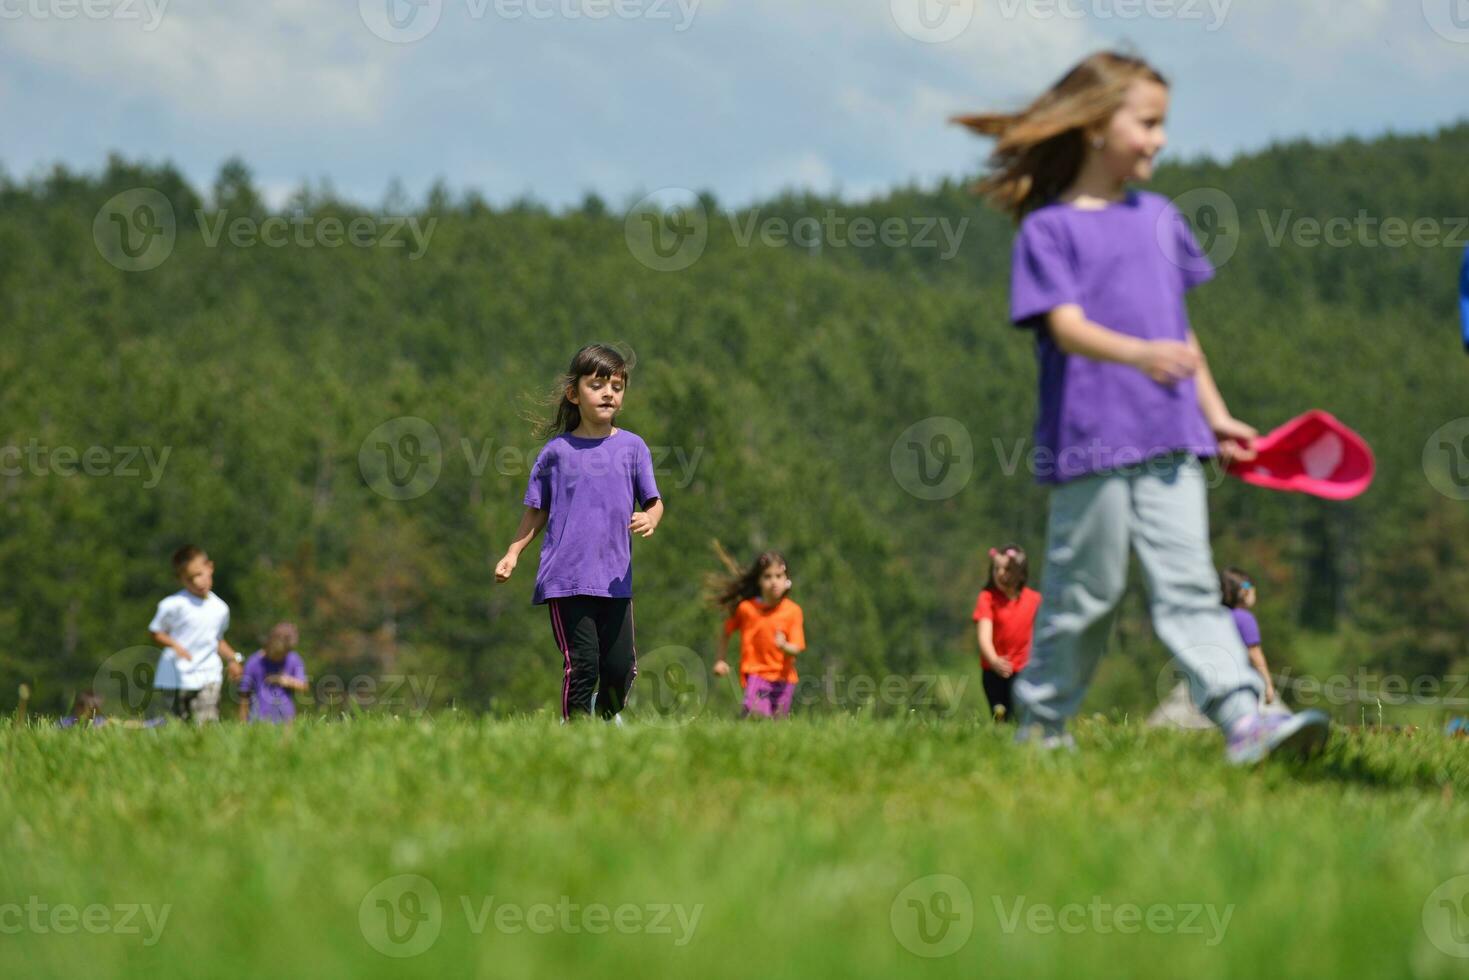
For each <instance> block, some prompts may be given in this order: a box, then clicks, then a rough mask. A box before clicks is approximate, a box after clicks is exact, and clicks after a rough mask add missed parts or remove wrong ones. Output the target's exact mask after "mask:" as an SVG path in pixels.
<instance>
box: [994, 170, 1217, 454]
mask: <svg viewBox="0 0 1469 980" xmlns="http://www.w3.org/2000/svg"><path fill="white" fill-rule="evenodd" d="M1213 276H1214V268H1213V266H1212V265H1211V264H1210V263H1209V259H1208V258H1207V257H1206V256H1205V255H1204V254H1203V253H1202V252H1201V251H1200V249H1199V245H1198V242H1197V241H1195V240H1194V236H1193V232H1192V231H1191V230H1190V229H1189V226H1188V223H1187V221H1185V219H1184V218H1183V216H1182V215H1181V214H1180V213H1179V212H1178V210H1177V209H1176V208H1175V207H1174V206H1173V203H1172V202H1171V201H1169V200H1168V199H1167V198H1166V197H1163V196H1162V195H1160V194H1152V193H1148V192H1145V191H1131V192H1129V194H1128V196H1127V199H1126V200H1124V201H1118V202H1115V203H1113V204H1109V205H1107V206H1106V207H1104V208H1101V209H1099V210H1096V211H1084V210H1081V209H1078V208H1075V207H1072V206H1070V205H1068V204H1060V203H1053V204H1048V205H1046V206H1044V207H1041V208H1037V209H1036V210H1035V211H1032V212H1031V213H1030V214H1028V215H1027V216H1026V217H1025V220H1024V221H1022V222H1021V224H1020V232H1019V234H1018V236H1017V237H1016V239H1015V249H1014V253H1013V256H1012V264H1011V278H1010V286H1011V289H1010V318H1011V320H1012V321H1013V322H1014V323H1015V324H1016V325H1018V326H1022V327H1035V328H1038V329H1036V360H1037V362H1038V366H1039V368H1040V399H1039V400H1040V412H1039V416H1038V418H1037V419H1036V426H1035V444H1036V458H1035V470H1036V479H1037V481H1038V482H1040V483H1064V482H1066V481H1067V480H1072V479H1075V478H1077V477H1081V476H1087V475H1090V474H1093V473H1104V472H1107V471H1108V470H1113V469H1116V468H1118V467H1122V466H1129V465H1133V464H1136V463H1140V462H1142V461H1143V460H1145V459H1149V458H1151V457H1153V456H1161V455H1166V454H1168V453H1172V452H1178V451H1185V452H1190V453H1193V454H1195V455H1198V456H1213V455H1216V454H1217V452H1218V441H1217V440H1216V439H1215V437H1214V434H1213V432H1212V431H1211V430H1210V429H1209V426H1208V424H1207V423H1206V422H1205V421H1204V414H1203V412H1202V411H1201V410H1200V408H1199V400H1198V393H1197V391H1196V389H1195V387H1194V381H1193V379H1192V378H1190V379H1188V380H1186V381H1182V382H1179V383H1178V384H1174V385H1161V384H1158V383H1157V382H1156V381H1153V380H1152V379H1151V378H1149V377H1148V376H1147V375H1145V374H1143V373H1142V372H1141V371H1139V370H1137V369H1136V368H1133V367H1128V366H1126V365H1123V364H1113V363H1110V362H1103V361H1094V360H1092V359H1090V358H1086V357H1081V356H1078V355H1068V354H1065V353H1063V352H1062V351H1061V349H1060V348H1059V347H1057V346H1056V344H1055V342H1054V341H1053V340H1052V339H1051V336H1050V331H1049V330H1048V329H1046V325H1045V320H1044V315H1045V314H1046V313H1049V312H1050V311H1051V310H1053V309H1055V308H1056V307H1058V306H1062V305H1064V304H1068V303H1075V304H1076V305H1078V306H1080V307H1081V308H1082V310H1083V311H1084V312H1085V314H1086V317H1087V319H1088V320H1091V321H1092V322H1093V323H1099V324H1101V325H1102V326H1104V327H1106V328H1107V329H1109V330H1114V331H1116V332H1118V333H1124V334H1129V335H1131V336H1133V337H1141V338H1143V339H1145V340H1176V341H1179V342H1185V341H1187V340H1188V330H1189V325H1188V310H1187V308H1186V306H1185V303H1184V293H1185V291H1186V290H1189V289H1192V288H1193V287H1194V286H1197V285H1199V284H1201V283H1204V282H1208V281H1209V280H1210V279H1212V278H1213Z"/></svg>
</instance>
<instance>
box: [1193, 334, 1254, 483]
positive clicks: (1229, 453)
mask: <svg viewBox="0 0 1469 980" xmlns="http://www.w3.org/2000/svg"><path fill="white" fill-rule="evenodd" d="M1188 344H1189V346H1190V347H1191V348H1193V349H1194V350H1195V351H1197V352H1198V355H1199V372H1198V374H1197V375H1196V376H1195V378H1194V387H1195V389H1196V390H1197V391H1198V393H1199V408H1200V410H1202V411H1203V413H1204V420H1205V421H1206V422H1208V423H1209V428H1210V429H1212V430H1214V435H1215V436H1217V437H1218V439H1219V451H1220V455H1221V456H1222V457H1223V458H1224V462H1225V463H1229V462H1231V461H1234V460H1239V461H1240V462H1242V463H1245V462H1249V461H1250V460H1252V459H1254V458H1255V451H1254V450H1253V449H1250V448H1249V443H1250V441H1251V440H1252V439H1254V438H1255V437H1256V436H1258V435H1259V434H1260V433H1258V432H1256V431H1255V430H1254V429H1253V428H1252V427H1250V426H1248V425H1246V424H1245V423H1243V422H1241V421H1240V420H1239V419H1237V418H1235V417H1234V416H1233V415H1231V414H1229V406H1227V405H1225V404H1224V396H1223V395H1221V394H1220V393H1219V386H1218V385H1216V384H1215V383H1214V374H1213V372H1211V371H1210V370H1209V359H1208V358H1207V357H1205V356H1204V348H1203V347H1202V346H1201V345H1200V344H1199V338H1198V337H1197V336H1195V334H1194V332H1193V331H1192V330H1190V331H1189V332H1188Z"/></svg>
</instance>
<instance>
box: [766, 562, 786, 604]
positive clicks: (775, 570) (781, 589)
mask: <svg viewBox="0 0 1469 980" xmlns="http://www.w3.org/2000/svg"><path fill="white" fill-rule="evenodd" d="M790 587H791V580H790V579H788V578H786V567H785V566H784V565H770V566H768V567H767V568H766V569H765V571H763V572H761V573H760V597H761V598H762V599H764V600H765V601H766V602H773V601H775V600H776V599H778V598H779V597H780V596H783V595H785V591H786V589H789V588H790Z"/></svg>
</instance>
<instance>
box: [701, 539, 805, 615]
mask: <svg viewBox="0 0 1469 980" xmlns="http://www.w3.org/2000/svg"><path fill="white" fill-rule="evenodd" d="M714 553H715V554H716V555H717V556H718V557H719V563H720V564H721V565H723V566H724V568H725V574H723V575H720V574H717V573H714V574H710V575H706V576H705V578H704V583H705V586H706V587H707V590H708V599H709V604H710V605H712V606H717V607H719V608H720V609H723V610H724V611H725V613H726V614H727V615H731V616H732V615H734V611H735V609H736V608H737V607H738V606H739V604H740V603H741V602H744V601H745V600H746V599H753V598H755V597H756V596H758V595H759V594H760V576H761V574H762V573H763V572H764V571H765V570H766V569H767V568H769V567H770V566H771V565H783V566H785V570H786V575H788V576H789V575H790V573H791V566H790V564H789V563H787V562H786V559H785V555H782V554H781V553H780V552H779V551H762V552H760V554H758V555H756V556H755V560H754V561H752V562H751V563H750V564H749V566H748V567H746V568H741V567H740V566H739V563H738V562H736V561H735V560H734V558H732V557H731V556H730V554H729V552H727V551H725V550H724V546H723V545H721V544H720V543H719V541H718V540H717V539H716V540H715V541H714Z"/></svg>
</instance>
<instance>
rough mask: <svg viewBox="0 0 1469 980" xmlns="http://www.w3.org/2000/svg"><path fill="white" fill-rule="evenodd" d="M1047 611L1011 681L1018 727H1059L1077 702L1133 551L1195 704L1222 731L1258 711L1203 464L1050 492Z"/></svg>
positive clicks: (1136, 470)
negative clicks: (1223, 596)
mask: <svg viewBox="0 0 1469 980" xmlns="http://www.w3.org/2000/svg"><path fill="white" fill-rule="evenodd" d="M1046 539H1047V540H1046V563H1045V571H1044V574H1043V576H1042V582H1041V595H1042V601H1041V609H1040V615H1039V617H1038V618H1037V620H1036V627H1035V644H1034V649H1033V650H1032V652H1031V657H1030V663H1029V665H1028V666H1027V667H1026V668H1025V669H1024V670H1022V671H1021V672H1020V673H1019V674H1017V675H1016V681H1015V700H1016V702H1017V704H1018V705H1019V710H1020V721H1021V723H1022V724H1039V725H1041V726H1042V728H1043V729H1045V731H1046V732H1047V733H1055V732H1059V731H1060V730H1061V729H1062V728H1063V727H1064V726H1065V723H1066V720H1067V719H1068V718H1070V717H1071V716H1072V715H1074V714H1075V713H1076V711H1077V709H1078V708H1079V707H1080V706H1081V699H1082V697H1083V695H1085V694H1086V689H1087V685H1088V684H1089V683H1090V682H1091V678H1092V673H1093V672H1094V671H1095V670H1096V667H1097V661H1098V660H1099V659H1100V658H1101V656H1102V651H1103V650H1104V649H1105V648H1106V645H1107V640H1108V637H1109V636H1110V634H1111V632H1112V623H1113V621H1114V620H1115V618H1116V610H1117V603H1118V602H1119V601H1120V600H1121V599H1122V594H1123V591H1124V590H1125V589H1126V587H1127V559H1128V549H1129V546H1131V547H1132V548H1136V549H1137V554H1138V559H1139V560H1140V561H1141V563H1142V567H1143V573H1144V578H1145V580H1146V582H1147V587H1148V596H1149V600H1150V604H1151V612H1152V616H1153V629H1154V630H1155V631H1156V632H1157V634H1158V638H1159V639H1160V640H1162V641H1163V644H1164V645H1165V646H1167V647H1168V649H1169V650H1170V651H1172V653H1173V656H1174V657H1175V659H1176V660H1177V661H1178V664H1179V666H1180V667H1181V668H1182V670H1183V672H1184V674H1185V675H1186V676H1187V677H1188V679H1189V689H1190V692H1191V694H1192V696H1193V701H1194V704H1195V705H1197V706H1198V708H1199V710H1200V711H1202V712H1203V713H1204V714H1205V715H1207V716H1208V717H1209V719H1210V720H1211V721H1213V722H1214V724H1216V725H1218V726H1219V727H1220V728H1223V729H1226V730H1227V729H1228V727H1229V725H1230V724H1231V723H1233V722H1234V721H1235V719H1237V718H1239V717H1241V716H1243V715H1245V714H1250V713H1253V712H1255V711H1257V710H1258V709H1259V702H1260V696H1261V693H1262V690H1263V685H1262V684H1261V681H1260V675H1259V674H1257V673H1256V672H1255V671H1254V669H1253V668H1252V667H1251V666H1250V661H1249V655H1248V654H1247V653H1246V652H1245V647H1244V643H1243V642H1242V641H1241V640H1240V637H1239V632H1238V630H1237V629H1236V628H1235V625H1234V620H1233V618H1231V617H1230V615H1229V610H1227V609H1226V608H1225V607H1224V606H1223V605H1221V604H1220V596H1219V578H1218V573H1217V572H1216V571H1215V570H1214V558H1213V554H1212V552H1211V551H1210V548H1209V510H1208V501H1207V494H1206V488H1205V485H1204V467H1203V464H1202V463H1200V462H1199V460H1198V459H1197V458H1195V457H1194V456H1192V455H1188V454H1184V453H1176V454H1174V455H1171V456H1166V457H1156V458H1154V459H1151V460H1148V461H1147V462H1144V463H1141V464H1138V465H1136V466H1130V467H1126V468H1124V469H1120V470H1117V471H1116V472H1113V473H1108V474H1104V475H1098V476H1089V477H1082V478H1080V479H1076V480H1071V481H1068V482H1067V483H1063V484H1061V485H1060V486H1058V487H1056V488H1054V489H1053V490H1052V491H1051V513H1050V523H1049V526H1048V528H1047V531H1046Z"/></svg>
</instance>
